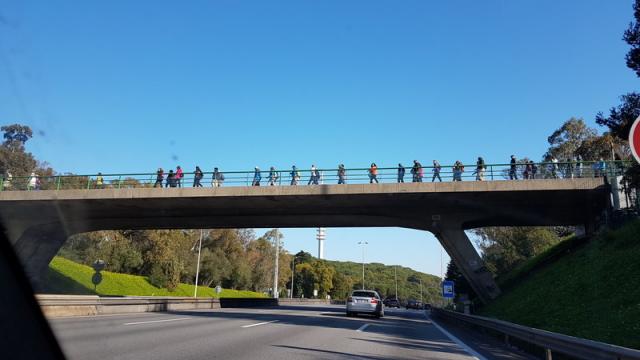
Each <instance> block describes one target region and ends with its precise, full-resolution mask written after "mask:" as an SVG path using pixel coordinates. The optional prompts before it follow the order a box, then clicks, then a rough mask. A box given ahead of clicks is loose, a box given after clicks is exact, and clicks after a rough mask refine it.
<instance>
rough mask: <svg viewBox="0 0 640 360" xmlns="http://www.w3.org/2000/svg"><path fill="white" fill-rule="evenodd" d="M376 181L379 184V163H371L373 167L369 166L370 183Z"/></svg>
mask: <svg viewBox="0 0 640 360" xmlns="http://www.w3.org/2000/svg"><path fill="white" fill-rule="evenodd" d="M374 181H375V182H376V184H378V165H376V163H371V167H370V168H369V184H373V182H374Z"/></svg>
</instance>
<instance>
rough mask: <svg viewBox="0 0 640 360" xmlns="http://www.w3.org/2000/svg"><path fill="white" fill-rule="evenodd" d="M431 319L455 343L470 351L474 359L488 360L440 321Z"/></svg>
mask: <svg viewBox="0 0 640 360" xmlns="http://www.w3.org/2000/svg"><path fill="white" fill-rule="evenodd" d="M429 320H431V323H432V324H433V325H434V326H435V327H436V328H437V329H438V330H440V332H442V333H443V334H445V335H447V337H448V338H449V339H451V341H453V342H454V343H456V344H458V346H460V347H461V348H463V349H464V351H466V352H468V353H469V355H471V356H472V357H473V358H474V359H476V360H487V358H486V357H484V356H482V355H480V354H479V353H478V352H477V351H475V350H473V349H472V348H470V347H469V346H468V345H467V344H465V343H463V342H462V340H460V339H458V338H457V337H455V336H453V335H452V334H451V333H449V332H448V331H447V330H445V329H443V328H442V326H440V325H438V323H436V322H435V321H434V320H433V319H432V318H430V319H429Z"/></svg>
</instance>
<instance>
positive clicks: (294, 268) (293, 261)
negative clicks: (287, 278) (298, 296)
mask: <svg viewBox="0 0 640 360" xmlns="http://www.w3.org/2000/svg"><path fill="white" fill-rule="evenodd" d="M295 279H296V256H295V255H293V259H292V261H291V294H289V298H290V299H293V289H294V285H293V284H294V281H295Z"/></svg>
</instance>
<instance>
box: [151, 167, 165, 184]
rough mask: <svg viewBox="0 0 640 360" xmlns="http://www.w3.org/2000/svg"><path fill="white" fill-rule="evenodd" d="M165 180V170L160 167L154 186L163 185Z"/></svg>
mask: <svg viewBox="0 0 640 360" xmlns="http://www.w3.org/2000/svg"><path fill="white" fill-rule="evenodd" d="M163 180H164V170H162V168H158V171H157V172H156V182H155V183H154V184H153V187H154V188H155V187H159V188H161V187H162V181H163Z"/></svg>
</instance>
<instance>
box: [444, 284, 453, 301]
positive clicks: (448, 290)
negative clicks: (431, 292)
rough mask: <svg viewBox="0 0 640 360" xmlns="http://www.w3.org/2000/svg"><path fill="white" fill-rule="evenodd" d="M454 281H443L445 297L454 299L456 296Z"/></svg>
mask: <svg viewBox="0 0 640 360" xmlns="http://www.w3.org/2000/svg"><path fill="white" fill-rule="evenodd" d="M454 286H455V285H454V283H453V281H449V280H446V281H443V282H442V297H443V298H445V299H453V298H454V297H455V290H454Z"/></svg>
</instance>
